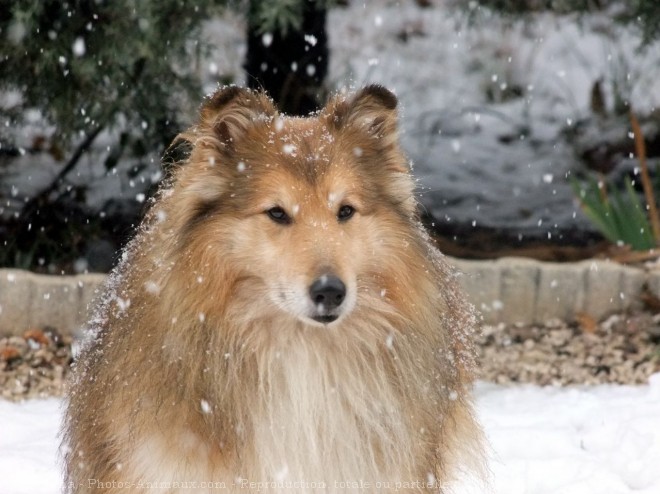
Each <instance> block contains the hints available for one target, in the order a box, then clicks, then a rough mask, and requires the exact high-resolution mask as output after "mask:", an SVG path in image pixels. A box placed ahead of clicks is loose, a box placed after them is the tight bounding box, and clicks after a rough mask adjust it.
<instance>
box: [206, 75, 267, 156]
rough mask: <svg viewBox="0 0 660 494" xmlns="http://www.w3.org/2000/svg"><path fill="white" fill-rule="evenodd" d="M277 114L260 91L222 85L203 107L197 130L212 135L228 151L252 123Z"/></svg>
mask: <svg viewBox="0 0 660 494" xmlns="http://www.w3.org/2000/svg"><path fill="white" fill-rule="evenodd" d="M276 114H277V110H276V108H275V105H274V104H273V102H272V100H271V99H270V98H269V97H268V96H266V94H265V93H263V92H257V91H252V90H250V89H246V88H241V87H238V86H224V87H222V88H220V89H218V90H217V91H216V92H215V93H213V94H212V95H211V96H209V97H208V98H207V99H206V101H205V102H204V103H203V104H202V108H201V110H200V122H199V128H198V130H200V131H201V133H202V134H206V135H208V132H209V131H210V132H212V133H213V135H214V137H216V138H217V139H218V140H220V142H222V143H223V144H224V145H226V146H228V147H229V148H231V147H232V144H233V143H234V142H235V141H236V140H238V139H239V138H240V137H241V136H243V135H244V134H245V133H246V131H247V130H248V128H249V127H250V126H251V125H252V124H253V122H255V121H259V120H268V119H270V118H272V117H273V116H275V115H276Z"/></svg>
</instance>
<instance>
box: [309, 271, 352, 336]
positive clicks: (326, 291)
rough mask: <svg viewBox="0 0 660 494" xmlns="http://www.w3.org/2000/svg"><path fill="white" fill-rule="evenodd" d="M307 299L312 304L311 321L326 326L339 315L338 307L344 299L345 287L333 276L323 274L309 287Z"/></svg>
mask: <svg viewBox="0 0 660 494" xmlns="http://www.w3.org/2000/svg"><path fill="white" fill-rule="evenodd" d="M309 297H310V298H311V300H312V303H313V304H314V309H315V312H314V314H312V316H311V317H312V319H314V320H315V321H317V322H320V323H324V324H328V323H331V322H332V321H335V320H336V319H337V318H338V317H339V315H340V310H339V308H340V306H341V304H342V303H343V302H344V300H345V299H346V285H344V282H343V281H341V280H340V279H339V278H338V277H337V276H335V275H333V274H324V275H322V276H320V277H319V278H318V279H316V280H315V281H314V283H312V285H311V286H310V287H309Z"/></svg>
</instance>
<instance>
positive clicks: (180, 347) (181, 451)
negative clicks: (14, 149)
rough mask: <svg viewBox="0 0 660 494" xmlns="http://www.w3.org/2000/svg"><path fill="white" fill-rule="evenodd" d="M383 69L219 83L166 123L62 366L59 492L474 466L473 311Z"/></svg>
mask: <svg viewBox="0 0 660 494" xmlns="http://www.w3.org/2000/svg"><path fill="white" fill-rule="evenodd" d="M396 106H397V100H396V98H395V96H394V95H393V94H392V93H390V92H389V91H388V90H386V89H384V88H382V87H380V86H369V87H366V88H364V89H362V90H360V91H358V92H357V93H355V94H350V95H346V94H340V95H337V96H335V97H334V99H332V100H331V101H330V102H329V103H328V105H327V106H326V107H325V108H324V109H323V110H322V111H321V112H319V113H318V114H316V115H313V116H310V117H308V118H292V117H287V116H283V115H280V114H278V112H277V110H276V109H275V107H274V106H273V103H272V101H271V100H270V99H268V98H267V97H266V96H265V95H264V94H262V93H259V92H253V91H250V90H247V89H241V88H238V87H226V88H222V89H220V90H218V91H217V92H216V93H215V94H213V95H212V96H211V97H209V98H208V99H207V100H206V102H205V103H204V104H203V106H202V108H201V115H200V119H199V121H198V123H197V125H195V126H194V127H193V128H191V129H190V130H189V131H187V132H185V133H183V134H182V135H181V136H179V139H180V140H184V141H186V142H187V143H188V144H189V147H190V154H189V157H188V158H187V159H186V160H185V162H184V163H182V164H181V166H179V167H178V168H177V169H176V170H175V171H174V172H173V177H172V179H171V180H170V181H169V182H168V183H167V184H165V185H164V186H163V188H162V189H161V191H160V193H159V194H158V196H157V198H156V199H155V201H154V202H153V204H152V205H151V207H150V211H149V213H148V214H147V217H146V219H145V221H144V224H143V226H142V227H141V230H140V232H139V233H138V235H137V237H136V238H135V239H134V240H133V242H132V243H131V244H130V245H129V247H128V248H127V250H126V252H125V253H124V260H123V262H122V263H121V265H120V266H119V268H118V269H117V271H116V273H115V274H114V275H113V277H112V278H114V282H113V283H110V284H109V286H108V287H107V289H106V295H105V297H104V301H103V302H102V303H101V304H100V306H99V308H98V310H97V315H96V317H95V319H94V320H93V324H94V325H95V326H96V329H97V330H98V331H97V332H96V335H95V337H94V338H93V340H92V341H91V342H89V343H88V344H87V345H86V348H85V349H84V351H83V354H82V356H81V359H80V361H79V362H78V364H77V366H76V367H77V368H76V370H75V373H74V376H75V377H74V379H73V382H72V383H71V388H70V394H69V401H68V410H67V413H66V422H65V429H64V437H65V440H64V451H65V462H66V486H67V489H68V490H69V491H70V492H73V493H83V492H92V491H93V492H145V489H151V490H150V492H168V493H171V492H181V493H184V492H185V493H188V492H220V491H221V490H228V491H231V492H246V491H248V492H256V491H270V492H288V491H293V492H342V491H360V492H387V491H395V490H408V491H411V492H426V491H441V490H443V488H444V487H445V486H446V485H447V482H449V481H450V480H451V479H452V478H453V475H454V474H455V473H456V472H457V471H459V470H461V469H468V468H472V467H475V468H479V465H480V462H481V456H480V455H481V451H482V448H481V434H480V429H479V427H478V425H477V424H476V422H475V420H474V418H473V411H472V406H471V402H470V396H469V393H470V387H471V380H472V373H473V351H472V347H471V343H470V333H471V331H472V327H473V326H474V322H475V321H474V317H473V316H472V313H471V309H470V307H469V305H468V304H467V303H466V301H465V297H464V296H463V295H462V294H461V293H460V292H459V291H458V288H457V286H456V281H455V276H454V274H453V271H452V270H451V269H449V268H448V266H447V265H446V264H445V261H444V260H443V258H442V257H441V255H440V254H439V253H438V252H437V251H436V250H435V249H434V248H433V247H432V246H431V244H430V243H429V240H428V238H427V236H426V235H425V233H424V232H423V230H422V228H421V226H420V223H419V220H418V214H417V203H416V201H415V198H414V195H413V180H412V178H411V176H410V173H409V167H408V165H407V160H406V158H405V156H404V155H403V154H402V151H401V149H400V147H399V144H398V137H397V121H396V120H397V116H396Z"/></svg>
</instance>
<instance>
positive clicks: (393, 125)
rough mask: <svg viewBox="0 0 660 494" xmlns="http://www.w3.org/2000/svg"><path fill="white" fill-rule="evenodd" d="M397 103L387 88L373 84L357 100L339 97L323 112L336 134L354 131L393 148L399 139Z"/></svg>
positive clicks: (355, 96)
mask: <svg viewBox="0 0 660 494" xmlns="http://www.w3.org/2000/svg"><path fill="white" fill-rule="evenodd" d="M397 103H398V101H397V99H396V96H394V94H393V93H392V92H390V91H389V90H387V89H385V88H384V87H383V86H380V85H377V84H372V85H370V86H367V87H365V88H362V89H361V90H360V91H358V92H357V93H356V94H355V95H354V96H352V97H348V98H346V97H345V96H342V95H339V96H336V97H335V98H334V99H333V100H331V101H330V102H329V103H328V105H327V106H326V107H325V110H324V111H323V115H324V116H325V118H326V119H327V123H328V125H329V126H330V127H331V128H334V129H335V130H342V129H345V128H348V127H350V128H351V129H352V130H359V131H362V132H366V133H367V134H368V135H370V136H371V137H374V138H377V139H381V140H383V141H384V142H383V143H382V144H384V145H387V144H393V143H395V142H396V139H397V113H396V107H397Z"/></svg>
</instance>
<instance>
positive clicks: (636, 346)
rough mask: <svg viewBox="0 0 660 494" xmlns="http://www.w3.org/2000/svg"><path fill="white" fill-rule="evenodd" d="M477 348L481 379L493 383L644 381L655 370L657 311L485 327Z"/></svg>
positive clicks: (659, 362) (659, 363)
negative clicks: (598, 319) (572, 320)
mask: <svg viewBox="0 0 660 494" xmlns="http://www.w3.org/2000/svg"><path fill="white" fill-rule="evenodd" d="M479 350H480V357H481V359H480V360H481V376H480V377H481V379H483V380H485V381H490V382H495V383H497V384H509V383H533V384H538V385H541V386H547V385H550V386H565V385H569V384H605V383H613V384H644V383H646V382H647V381H648V378H649V376H650V375H651V374H653V373H655V372H658V370H660V314H652V313H649V312H641V313H636V314H617V315H613V316H610V317H609V318H607V319H606V320H604V321H602V322H600V323H599V322H596V321H594V320H593V319H591V318H589V317H588V316H582V317H580V318H578V321H576V322H574V323H567V322H564V321H559V320H555V321H549V322H547V323H546V324H544V325H542V326H515V325H514V326H507V325H504V324H499V325H496V326H484V327H483V329H482V332H481V335H480V336H479Z"/></svg>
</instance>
